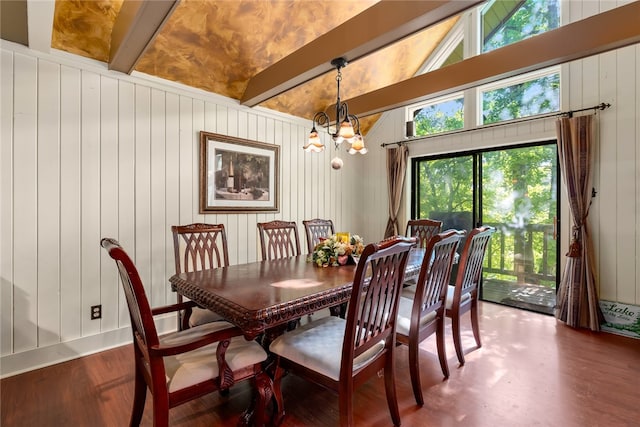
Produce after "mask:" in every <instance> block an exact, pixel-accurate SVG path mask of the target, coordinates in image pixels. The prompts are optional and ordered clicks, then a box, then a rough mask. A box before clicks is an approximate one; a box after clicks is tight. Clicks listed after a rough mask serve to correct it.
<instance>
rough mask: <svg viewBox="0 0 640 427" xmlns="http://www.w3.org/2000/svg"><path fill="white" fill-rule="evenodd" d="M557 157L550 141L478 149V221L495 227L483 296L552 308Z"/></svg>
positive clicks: (549, 310) (523, 305)
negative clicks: (479, 172) (480, 157)
mask: <svg viewBox="0 0 640 427" xmlns="http://www.w3.org/2000/svg"><path fill="white" fill-rule="evenodd" d="M556 158H557V157H556V146H555V144H551V145H544V146H537V147H527V148H517V149H510V150H504V151H494V152H488V153H483V154H482V223H483V224H485V225H491V226H494V227H496V233H495V234H494V235H493V237H492V239H491V243H490V246H489V250H488V252H487V256H486V259H485V269H484V273H485V274H484V282H483V288H482V299H484V300H487V301H494V302H499V303H502V304H507V305H513V306H516V307H521V308H526V309H530V310H535V311H541V312H545V313H549V314H552V313H553V307H554V305H555V285H556V250H557V248H556V244H557V241H556V240H555V237H554V219H555V217H556V210H557V187H556V182H557V162H556Z"/></svg>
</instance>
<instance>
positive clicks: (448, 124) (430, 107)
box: [413, 94, 464, 136]
mask: <svg viewBox="0 0 640 427" xmlns="http://www.w3.org/2000/svg"><path fill="white" fill-rule="evenodd" d="M413 125H414V132H415V135H416V136H425V135H433V134H436V133H440V132H447V131H452V130H457V129H462V128H463V127H464V98H463V96H462V94H456V95H453V96H449V97H447V98H444V99H443V98H441V99H438V100H436V101H434V102H432V103H429V104H424V105H422V106H420V107H419V108H416V109H415V110H413Z"/></svg>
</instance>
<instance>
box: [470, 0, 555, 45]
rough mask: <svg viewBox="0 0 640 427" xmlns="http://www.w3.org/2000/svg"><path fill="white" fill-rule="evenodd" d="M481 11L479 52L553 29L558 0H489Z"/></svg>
mask: <svg viewBox="0 0 640 427" xmlns="http://www.w3.org/2000/svg"><path fill="white" fill-rule="evenodd" d="M480 15H481V16H480V22H481V25H480V28H481V31H482V38H481V40H482V49H481V50H482V52H489V51H491V50H494V49H497V48H500V47H503V46H506V45H508V44H511V43H515V42H518V41H520V40H524V39H527V38H529V37H531V36H535V35H536V34H541V33H544V32H546V31H549V30H553V29H554V28H558V26H559V24H560V9H559V0H526V1H518V0H492V1H490V2H488V3H487V4H486V5H485V7H483V8H482V11H481V13H480Z"/></svg>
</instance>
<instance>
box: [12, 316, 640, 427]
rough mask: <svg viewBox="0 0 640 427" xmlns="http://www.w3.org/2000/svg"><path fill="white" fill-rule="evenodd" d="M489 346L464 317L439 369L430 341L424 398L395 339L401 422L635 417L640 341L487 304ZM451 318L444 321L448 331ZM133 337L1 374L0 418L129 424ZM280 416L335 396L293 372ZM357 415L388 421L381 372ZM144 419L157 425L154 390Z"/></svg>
mask: <svg viewBox="0 0 640 427" xmlns="http://www.w3.org/2000/svg"><path fill="white" fill-rule="evenodd" d="M481 310H482V317H481V321H480V326H481V333H482V338H483V346H482V348H481V349H474V348H472V345H473V337H472V336H471V329H470V326H469V324H468V319H465V322H464V325H465V326H466V328H465V334H464V336H463V343H464V344H465V348H466V349H467V355H466V364H465V366H463V367H458V364H457V360H456V356H455V352H454V349H453V342H452V340H451V337H450V336H448V337H447V351H448V354H447V355H448V360H449V367H450V370H451V377H450V378H449V380H447V381H443V380H442V373H441V372H440V366H439V364H438V359H437V355H436V349H435V336H434V337H430V338H428V339H427V340H425V342H424V343H423V344H422V346H421V348H422V350H423V351H422V352H421V356H420V357H421V363H422V365H421V372H422V384H423V389H424V398H425V405H424V406H423V407H422V408H420V407H418V406H416V404H415V400H414V398H413V393H412V391H411V382H410V380H409V377H408V367H407V351H406V347H405V346H401V347H398V348H397V360H396V380H397V391H398V399H399V406H400V412H401V417H402V425H403V426H416V427H428V426H472V427H484V426H487V427H496V426H509V427H518V426H523V427H529V426H563V427H572V426H576V427H578V426H580V427H583V426H589V427H591V426H616V427H622V426H638V425H640V387H639V386H638V383H639V382H640V340H635V339H632V338H627V337H622V336H617V335H612V334H608V333H599V334H597V333H591V332H589V331H584V330H574V329H571V328H568V327H566V326H564V325H563V324H562V323H558V322H556V320H555V319H554V318H553V317H550V316H545V315H541V314H535V313H531V312H527V311H521V310H517V309H513V308H509V307H504V306H499V305H495V304H491V303H481ZM448 326H449V325H447V330H449V328H448ZM131 351H132V347H131V346H124V347H120V348H117V349H113V350H108V351H104V352H102V353H98V354H95V355H92V356H88V357H83V358H80V359H76V360H73V361H70V362H66V363H61V364H58V365H55V366H51V367H48V368H44V369H39V370H36V371H32V372H28V373H25V374H21V375H16V376H13V377H9V378H5V379H3V380H2V381H0V393H1V405H2V406H1V407H0V411H1V418H0V424H1V425H2V426H4V427H10V426H20V427H23V426H39V427H48V426H51V427H54V426H55V427H59V426H91V427H100V426H108V427H112V426H125V425H127V424H128V422H129V412H130V409H131V408H130V405H131V399H132V395H133V393H132V392H133V383H132V381H133V374H132V371H133V364H132V357H131ZM283 387H284V388H283V392H284V399H285V409H286V414H287V415H286V416H285V419H284V422H283V424H282V425H283V426H285V427H291V426H323V427H324V426H335V425H337V420H338V413H337V412H338V401H337V397H336V396H335V395H334V394H332V393H331V392H328V391H326V390H324V389H321V388H319V387H317V386H315V385H313V384H310V383H307V382H305V381H303V380H301V379H299V378H297V377H295V376H293V375H289V376H287V377H286V378H285V380H284V381H283ZM249 398H250V390H249V387H248V385H247V384H238V385H236V386H234V387H233V388H232V390H231V393H230V394H229V396H227V397H222V396H220V395H218V394H213V395H209V396H206V397H203V398H201V399H199V400H196V401H193V402H190V403H187V404H185V405H182V406H180V407H177V408H174V409H172V410H171V412H170V418H171V419H170V423H171V425H172V426H210V425H221V426H233V425H235V424H236V422H237V420H238V417H239V415H240V413H241V412H242V411H243V410H244V409H245V408H246V406H247V405H248V403H249ZM354 408H355V419H356V425H366V426H390V425H391V417H390V415H389V412H388V409H387V404H386V398H385V394H384V384H383V380H382V378H376V379H373V380H370V381H369V382H368V383H367V384H365V385H364V386H363V387H361V388H360V389H359V390H358V391H357V392H356V395H355V399H354ZM143 425H144V426H150V425H152V417H151V400H150V398H148V399H147V406H146V407H145V414H144V418H143Z"/></svg>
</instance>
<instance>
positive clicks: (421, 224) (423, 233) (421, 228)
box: [405, 219, 442, 248]
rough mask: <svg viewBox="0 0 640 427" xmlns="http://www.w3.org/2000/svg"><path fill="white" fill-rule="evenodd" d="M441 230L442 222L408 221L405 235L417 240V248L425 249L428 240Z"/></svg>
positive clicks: (428, 220)
mask: <svg viewBox="0 0 640 427" xmlns="http://www.w3.org/2000/svg"><path fill="white" fill-rule="evenodd" d="M441 230H442V221H436V220H433V219H410V220H409V221H407V231H406V232H405V235H406V236H408V237H415V238H417V239H418V247H419V248H426V247H427V243H429V239H431V238H432V237H433V236H435V235H436V234H438V233H440V231H441Z"/></svg>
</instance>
